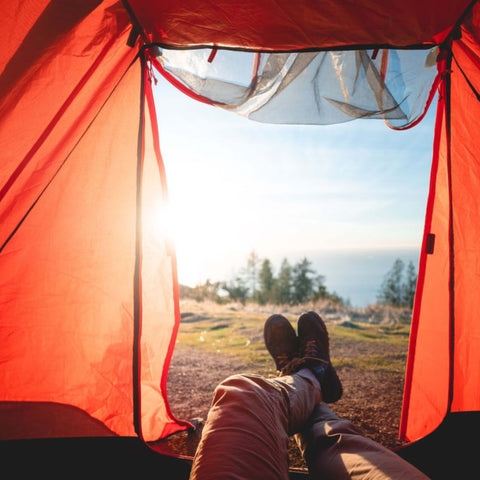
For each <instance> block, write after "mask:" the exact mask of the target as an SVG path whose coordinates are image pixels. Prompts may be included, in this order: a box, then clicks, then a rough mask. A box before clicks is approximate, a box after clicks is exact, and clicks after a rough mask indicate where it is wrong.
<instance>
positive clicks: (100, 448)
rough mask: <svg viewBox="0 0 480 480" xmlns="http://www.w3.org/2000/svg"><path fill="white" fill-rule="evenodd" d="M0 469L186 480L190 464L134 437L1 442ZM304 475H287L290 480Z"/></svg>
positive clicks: (30, 474)
mask: <svg viewBox="0 0 480 480" xmlns="http://www.w3.org/2000/svg"><path fill="white" fill-rule="evenodd" d="M0 458H1V459H2V468H3V469H4V470H5V471H9V472H11V476H12V478H18V479H28V480H31V479H32V478H43V477H44V478H48V479H52V478H62V479H63V478H71V477H74V478H82V477H84V476H85V478H93V479H96V478H99V479H100V478H115V477H116V476H117V475H118V476H119V477H118V478H129V477H130V476H131V478H152V475H154V476H155V477H154V478H168V479H169V480H187V479H188V477H189V475H190V468H191V463H192V462H191V460H188V459H182V458H178V457H172V456H168V455H164V454H161V453H157V452H155V451H153V450H152V449H150V448H149V447H148V446H147V445H145V444H144V443H143V442H142V441H141V440H140V439H138V438H136V437H88V438H85V437H82V438H54V439H53V438H49V439H32V440H1V441H0ZM306 478H308V475H306V474H305V473H302V472H291V479H292V480H302V479H306Z"/></svg>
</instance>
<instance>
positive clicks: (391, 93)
mask: <svg viewBox="0 0 480 480" xmlns="http://www.w3.org/2000/svg"><path fill="white" fill-rule="evenodd" d="M437 54H438V48H437V47H433V48H431V49H425V50H385V49H382V50H379V49H374V50H347V51H336V52H291V53H273V54H268V53H251V52H236V51H235V52H232V51H218V52H216V54H215V56H214V58H212V55H211V50H210V49H196V50H166V49H163V50H161V51H159V55H158V56H157V59H158V63H159V64H160V66H159V68H160V70H161V72H166V73H167V75H166V76H167V78H168V79H169V80H170V79H171V77H174V79H175V80H176V81H177V82H180V83H181V84H183V86H184V87H185V88H187V89H189V90H190V91H191V92H192V93H193V94H194V95H197V96H201V97H202V98H206V99H208V101H209V102H210V103H211V104H213V105H216V106H218V107H221V108H224V109H226V110H229V111H232V112H234V113H237V114H239V115H242V116H245V117H247V118H249V119H251V120H256V121H260V122H266V123H288V124H313V125H322V124H328V125H330V124H333V123H341V122H346V121H349V120H353V119H355V118H369V119H383V120H385V121H386V122H387V124H388V125H389V126H391V127H392V128H407V127H410V126H413V125H415V124H416V123H417V122H418V121H419V120H420V119H421V118H423V115H424V114H425V112H426V110H427V108H428V106H429V105H430V102H431V100H432V98H433V94H434V93H435V91H436V86H437V80H438V76H437V68H436V61H437Z"/></svg>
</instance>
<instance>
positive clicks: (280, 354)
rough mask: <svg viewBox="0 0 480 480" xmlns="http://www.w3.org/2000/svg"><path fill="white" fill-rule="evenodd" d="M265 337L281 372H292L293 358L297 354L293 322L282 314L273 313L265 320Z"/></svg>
mask: <svg viewBox="0 0 480 480" xmlns="http://www.w3.org/2000/svg"><path fill="white" fill-rule="evenodd" d="M263 338H264V339H265V346H266V347H267V350H268V352H269V353H270V355H271V356H272V357H273V360H274V361H275V366H276V367H277V370H278V371H279V372H280V374H281V375H287V374H289V373H292V370H291V365H292V360H293V359H294V358H295V357H296V355H297V334H296V333H295V330H294V328H293V327H292V324H291V323H290V322H289V321H288V320H287V319H286V318H285V317H284V316H282V315H272V316H271V317H269V318H268V319H267V321H266V322H265V326H264V328H263Z"/></svg>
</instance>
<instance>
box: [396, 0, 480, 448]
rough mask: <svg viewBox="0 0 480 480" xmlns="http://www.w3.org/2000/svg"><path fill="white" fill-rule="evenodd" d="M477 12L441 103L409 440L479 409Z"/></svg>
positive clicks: (407, 415) (457, 48)
mask: <svg viewBox="0 0 480 480" xmlns="http://www.w3.org/2000/svg"><path fill="white" fill-rule="evenodd" d="M479 19H480V9H479V8H478V5H476V6H475V9H474V10H473V12H472V16H471V17H470V18H469V19H468V20H467V22H466V23H465V24H464V26H463V27H462V36H461V38H460V39H458V40H457V41H455V42H454V43H453V45H452V52H453V61H452V64H451V75H450V76H448V77H446V78H445V82H444V86H443V90H442V94H441V99H440V103H439V109H438V118H437V127H436V136H437V139H436V148H435V157H434V168H433V169H432V172H433V184H432V187H431V190H430V200H429V209H428V211H427V219H426V227H425V239H424V250H423V252H422V259H421V269H423V270H424V271H423V273H421V277H420V282H421V283H420V284H419V287H418V288H417V292H418V293H417V298H416V301H415V312H414V317H413V324H412V332H413V333H412V336H411V346H410V354H409V356H410V358H409V364H408V368H407V380H406V387H405V388H406V389H405V399H404V407H403V415H402V422H401V423H402V425H401V436H402V437H403V438H404V439H407V440H416V439H418V438H421V437H423V436H424V435H426V434H427V433H430V432H431V431H433V430H434V428H436V426H437V425H439V424H440V423H441V421H442V420H443V418H444V417H445V415H446V414H447V412H462V411H478V410H480V321H479V319H478V312H479V310H480V305H479V299H478V295H477V292H476V285H477V284H478V278H479V275H480V269H479V268H480V267H479V253H478V238H479V236H480V227H479V225H480V211H479V208H478V199H477V198H478V195H477V192H478V191H479V188H480V183H479V182H480V170H479V167H478V158H477V156H478V154H477V152H478V149H479V145H478V142H479V139H478V135H477V134H476V128H475V127H474V125H475V122H477V121H478V118H480V117H479V115H480V101H479V98H478V96H477V95H476V94H475V92H474V90H476V92H479V91H480V80H479V68H480V23H479ZM447 79H448V81H447ZM467 79H468V80H467ZM470 84H471V85H470ZM472 87H473V89H474V90H473V89H472ZM437 162H438V163H437ZM429 234H434V235H435V245H434V253H433V254H427V253H425V248H426V241H427V236H428V235H429Z"/></svg>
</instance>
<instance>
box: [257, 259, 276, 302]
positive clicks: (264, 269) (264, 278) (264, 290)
mask: <svg viewBox="0 0 480 480" xmlns="http://www.w3.org/2000/svg"><path fill="white" fill-rule="evenodd" d="M258 284H259V292H258V301H259V303H261V304H265V303H268V302H272V301H273V289H274V286H275V278H274V276H273V270H272V263H271V262H270V260H269V259H268V258H266V259H264V260H263V262H262V266H261V267H260V271H259V272H258Z"/></svg>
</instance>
